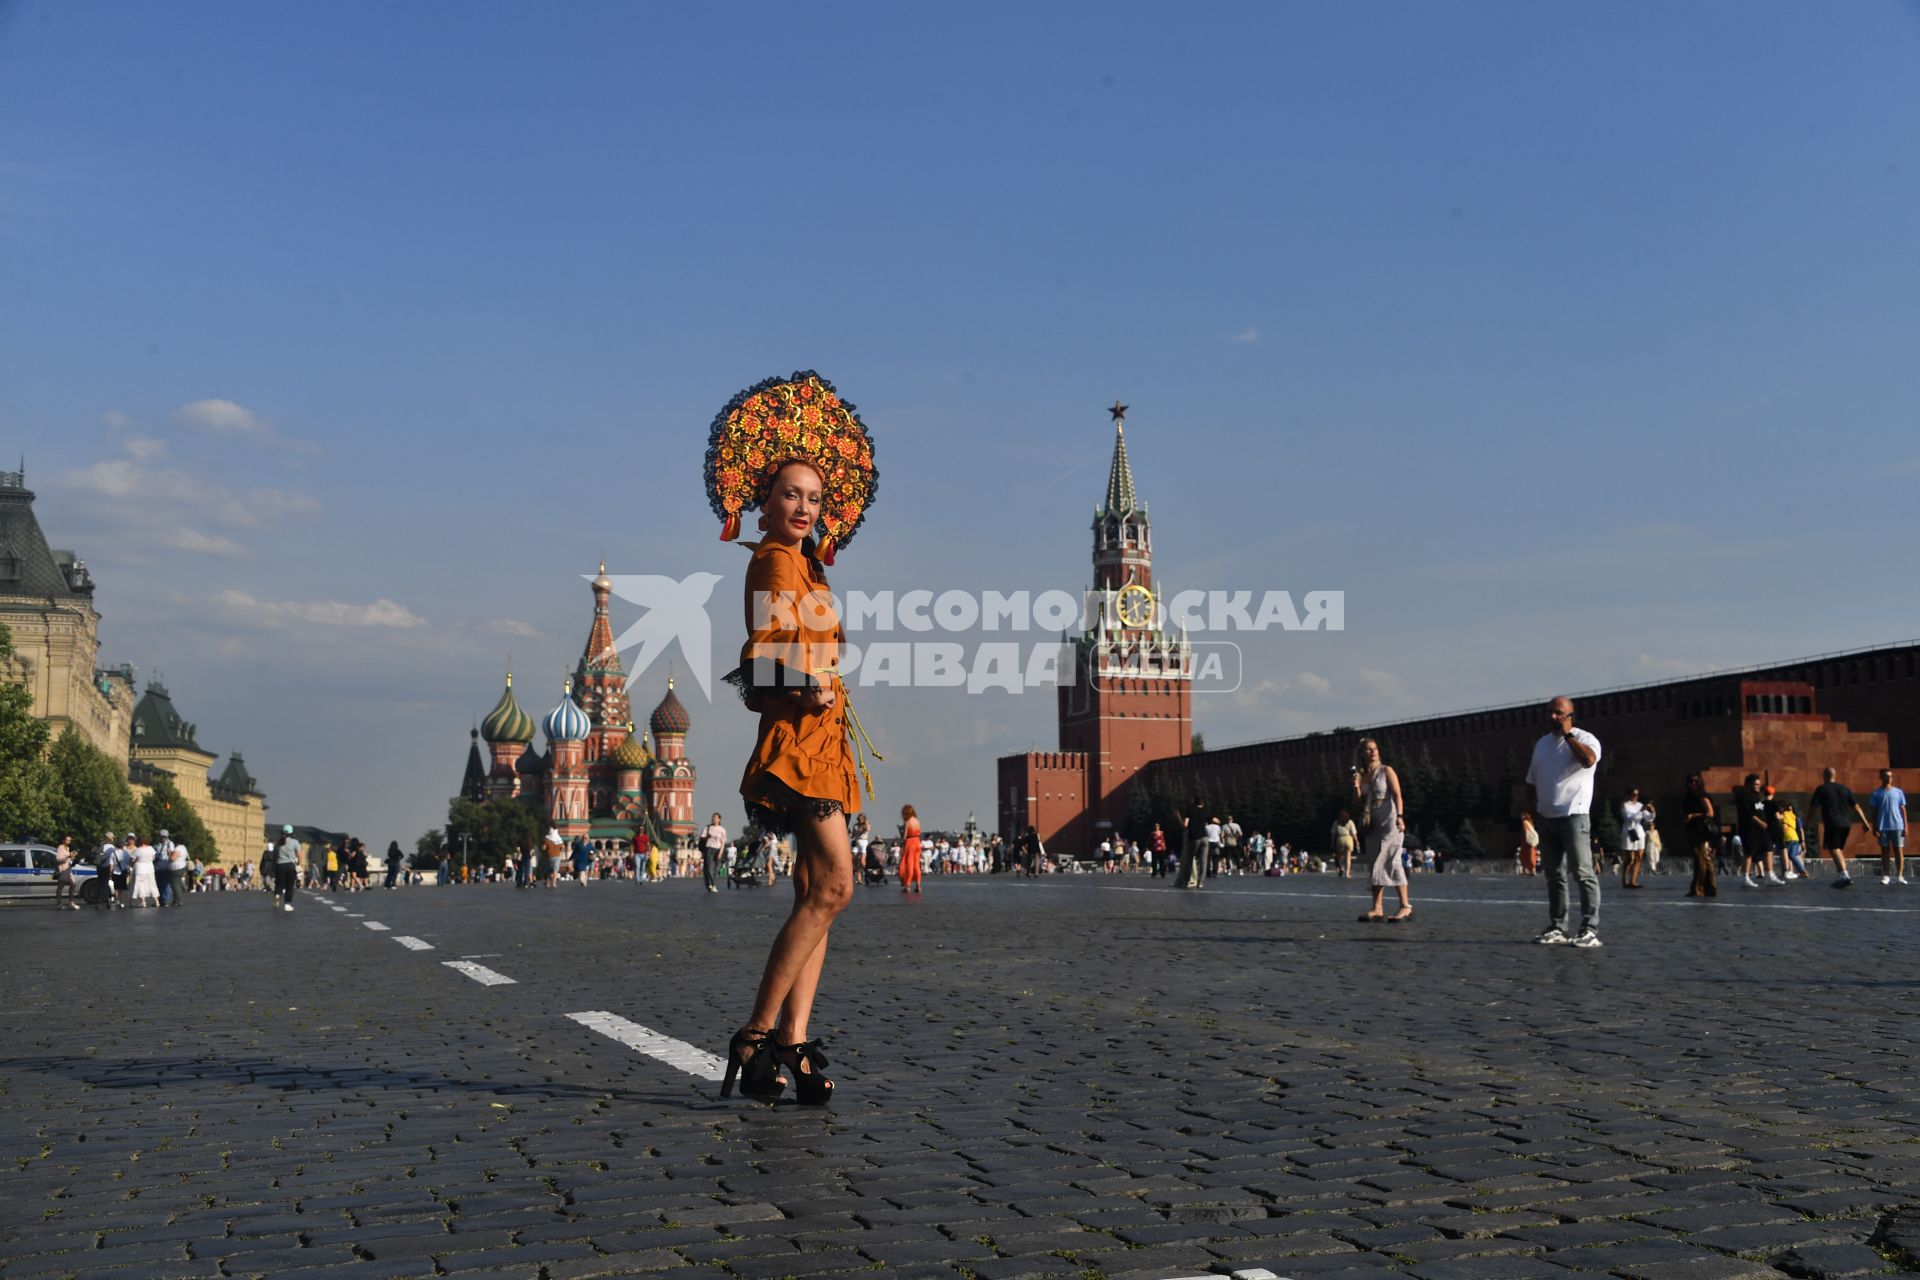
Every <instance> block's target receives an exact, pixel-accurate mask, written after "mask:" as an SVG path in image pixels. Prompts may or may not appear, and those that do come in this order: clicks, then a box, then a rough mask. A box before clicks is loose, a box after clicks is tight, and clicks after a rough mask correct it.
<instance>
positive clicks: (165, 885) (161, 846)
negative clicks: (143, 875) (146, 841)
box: [134, 827, 175, 907]
mask: <svg viewBox="0 0 1920 1280" xmlns="http://www.w3.org/2000/svg"><path fill="white" fill-rule="evenodd" d="M134 875H135V878H136V879H137V878H138V876H139V871H138V870H137V869H136V870H135V872H134ZM153 882H154V884H155V885H157V886H158V887H159V890H160V905H161V906H163V907H170V906H172V905H173V895H174V892H175V890H174V887H173V838H172V837H171V836H170V835H169V834H168V833H167V829H166V828H165V827H162V828H160V836H159V838H158V839H156V840H155V841H154V842H153Z"/></svg>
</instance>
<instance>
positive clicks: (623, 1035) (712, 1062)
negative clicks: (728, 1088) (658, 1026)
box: [567, 1009, 727, 1081]
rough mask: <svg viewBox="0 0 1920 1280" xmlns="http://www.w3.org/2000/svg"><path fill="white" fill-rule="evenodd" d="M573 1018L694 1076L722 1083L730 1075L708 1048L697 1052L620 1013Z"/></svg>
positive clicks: (574, 1015)
mask: <svg viewBox="0 0 1920 1280" xmlns="http://www.w3.org/2000/svg"><path fill="white" fill-rule="evenodd" d="M567 1017H569V1018H571V1019H573V1020H574V1021H575V1022H577V1023H579V1024H580V1025H581V1026H583V1027H585V1028H587V1029H588V1030H589V1031H598V1032H599V1033H600V1034H601V1035H603V1036H606V1037H607V1038H608V1039H610V1040H618V1041H619V1042H620V1043H621V1044H624V1045H626V1046H627V1047H628V1048H630V1049H638V1050H639V1051H640V1052H641V1053H644V1054H646V1055H647V1056H648V1057H649V1058H657V1059H659V1060H660V1061H661V1062H664V1063H666V1064H667V1065H668V1066H670V1067H678V1068H679V1069H680V1070H682V1071H684V1072H686V1073H687V1074H688V1075H690V1076H698V1077H699V1078H700V1079H702V1080H714V1081H718V1080H721V1079H723V1078H724V1077H725V1076H726V1074H727V1064H726V1061H725V1060H724V1059H722V1058H716V1057H715V1056H714V1055H713V1054H711V1053H708V1052H707V1051H706V1050H704V1049H696V1048H694V1047H693V1046H692V1045H690V1044H688V1043H686V1042H685V1041H684V1040H675V1039H674V1038H673V1037H672V1036H663V1035H661V1034H660V1033H659V1032H658V1031H654V1030H651V1029H649V1028H647V1027H643V1026H641V1025H640V1024H639V1023H637V1022H629V1021H627V1020H626V1019H625V1018H622V1017H620V1016H619V1015H618V1014H612V1013H608V1012H607V1011H606V1010H605V1009H593V1010H589V1011H588V1012H586V1013H570V1014H568V1015H567Z"/></svg>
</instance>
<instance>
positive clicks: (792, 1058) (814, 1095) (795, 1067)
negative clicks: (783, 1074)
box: [774, 1040, 833, 1107]
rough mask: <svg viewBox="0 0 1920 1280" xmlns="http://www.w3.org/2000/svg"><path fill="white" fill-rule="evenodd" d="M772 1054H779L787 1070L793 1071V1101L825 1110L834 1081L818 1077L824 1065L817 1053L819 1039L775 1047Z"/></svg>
mask: <svg viewBox="0 0 1920 1280" xmlns="http://www.w3.org/2000/svg"><path fill="white" fill-rule="evenodd" d="M774 1052H776V1053H778V1054H779V1055H780V1061H781V1063H782V1064H783V1065H784V1066H785V1067H786V1068H787V1070H789V1071H791V1072H793V1093H794V1100H795V1101H796V1102H798V1103H799V1104H800V1105H801V1106H803V1107H824V1106H826V1105H827V1103H828V1102H829V1101H831V1100H832V1098H833V1081H831V1080H829V1079H827V1078H826V1077H825V1076H823V1075H821V1074H820V1068H822V1067H824V1066H826V1065H827V1055H826V1054H824V1053H822V1052H820V1042H819V1041H818V1040H802V1041H800V1042H799V1043H797V1044H783V1045H777V1046H775V1048H774Z"/></svg>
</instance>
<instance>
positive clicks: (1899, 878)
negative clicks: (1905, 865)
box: [1893, 876, 1907, 884]
mask: <svg viewBox="0 0 1920 1280" xmlns="http://www.w3.org/2000/svg"><path fill="white" fill-rule="evenodd" d="M1893 882H1894V883H1895V884H1905V883H1906V882H1907V878H1906V877H1905V876H1895V877H1894V879H1893Z"/></svg>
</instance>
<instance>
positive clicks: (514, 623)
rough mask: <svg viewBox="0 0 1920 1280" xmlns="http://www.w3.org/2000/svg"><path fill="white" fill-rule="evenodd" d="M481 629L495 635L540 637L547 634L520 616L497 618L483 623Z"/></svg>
mask: <svg viewBox="0 0 1920 1280" xmlns="http://www.w3.org/2000/svg"><path fill="white" fill-rule="evenodd" d="M480 629H481V630H482V631H490V632H492V633H493V634H494V635H499V636H526V637H528V638H529V639H539V638H540V637H541V636H543V635H545V634H546V633H545V632H543V631H541V630H540V628H538V627H536V626H534V625H533V624H532V623H531V622H522V621H520V619H518V618H495V619H493V620H492V621H491V622H486V623H483V624H481V627H480Z"/></svg>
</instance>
